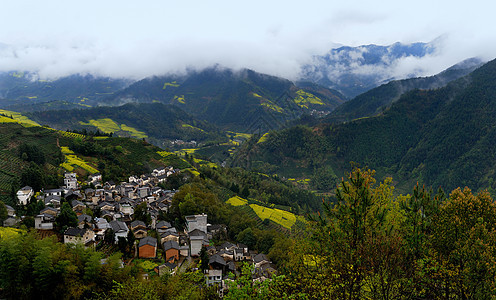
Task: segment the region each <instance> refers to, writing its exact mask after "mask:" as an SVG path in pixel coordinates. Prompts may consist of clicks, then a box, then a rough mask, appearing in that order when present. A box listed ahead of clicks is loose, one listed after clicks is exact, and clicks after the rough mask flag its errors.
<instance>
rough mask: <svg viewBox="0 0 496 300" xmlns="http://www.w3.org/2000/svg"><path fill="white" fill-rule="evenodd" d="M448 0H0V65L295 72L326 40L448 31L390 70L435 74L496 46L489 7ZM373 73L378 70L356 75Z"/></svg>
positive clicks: (121, 72)
mask: <svg viewBox="0 0 496 300" xmlns="http://www.w3.org/2000/svg"><path fill="white" fill-rule="evenodd" d="M456 2H457V1H455V2H453V1H447V0H440V1H435V2H432V1H427V0H419V1H415V2H411V3H408V4H405V3H402V1H393V0H386V1H380V2H377V1H375V2H370V1H357V0H350V1H347V2H346V3H345V2H342V3H338V4H336V3H334V1H324V0H322V1H318V0H310V1H307V2H305V3H303V2H295V1H289V2H288V1H282V0H277V1H269V2H267V1H261V0H254V1H249V2H242V3H236V2H233V1H228V0H214V1H199V0H191V1H175V2H169V1H158V0H155V1H152V0H150V1H147V2H145V3H143V2H136V1H129V0H122V1H116V0H109V1H96V0H88V1H84V2H72V1H56V0H46V1H34V0H32V1H29V0H19V1H5V2H4V3H2V9H1V10H0V28H4V30H0V43H5V44H7V45H8V46H2V45H0V71H6V70H30V71H37V72H39V73H40V75H41V76H44V77H58V76H64V75H68V74H72V73H92V74H96V75H104V76H117V77H123V76H125V77H132V78H142V77H145V76H149V75H153V74H163V73H168V72H183V71H184V70H186V69H188V68H202V67H206V66H209V65H212V64H215V63H219V64H222V65H225V66H227V67H232V68H242V67H248V68H252V69H255V70H257V71H260V72H265V73H270V74H274V75H279V76H284V77H287V78H290V79H295V78H296V76H297V73H298V70H299V66H300V65H301V64H303V63H305V62H308V61H309V60H310V59H311V57H312V55H316V54H317V55H319V54H320V55H321V54H324V53H326V52H327V51H328V50H329V49H330V48H331V47H333V46H336V45H337V44H336V43H340V44H344V45H351V46H358V45H363V44H370V43H376V44H383V45H385V44H391V43H394V42H397V41H400V42H404V43H408V42H416V41H424V42H427V41H430V40H432V39H434V38H436V37H437V36H440V35H443V34H448V35H447V37H446V38H445V39H443V40H442V41H441V42H440V46H441V47H440V51H439V53H436V55H433V56H431V57H427V58H426V59H424V60H416V59H405V60H404V61H400V62H398V63H397V66H396V69H395V74H398V76H400V75H401V74H406V73H408V72H410V70H411V69H409V68H413V69H422V70H425V72H426V73H436V72H439V71H441V70H442V69H443V68H446V67H449V66H450V65H452V64H454V63H456V62H458V61H460V60H463V59H465V58H468V57H471V56H477V55H484V56H485V58H487V59H491V58H493V57H494V53H496V52H495V51H494V50H496V33H495V32H494V31H493V30H492V27H493V26H491V25H492V24H488V22H490V21H488V20H492V11H494V8H495V7H494V6H495V4H492V3H487V1H480V0H474V1H472V2H471V3H470V5H460V4H461V3H458V4H457V3H456ZM481 7H484V9H481ZM7 29H8V30H7ZM356 58H357V59H359V58H360V53H356ZM374 71H377V72H380V71H381V70H372V69H370V70H369V69H363V70H361V71H360V72H374ZM357 72H358V70H357Z"/></svg>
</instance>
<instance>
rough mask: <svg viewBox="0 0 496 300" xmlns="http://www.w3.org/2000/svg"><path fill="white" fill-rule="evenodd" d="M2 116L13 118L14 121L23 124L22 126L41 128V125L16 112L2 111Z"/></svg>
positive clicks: (0, 110)
mask: <svg viewBox="0 0 496 300" xmlns="http://www.w3.org/2000/svg"><path fill="white" fill-rule="evenodd" d="M0 114H2V115H6V116H12V118H13V119H14V120H16V121H18V122H17V123H21V124H22V125H27V126H40V124H38V123H36V122H35V121H33V120H31V119H29V118H28V117H26V116H24V115H22V114H20V113H18V112H15V111H10V110H4V109H0Z"/></svg>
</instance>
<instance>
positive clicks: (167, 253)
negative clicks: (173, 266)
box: [165, 249, 179, 261]
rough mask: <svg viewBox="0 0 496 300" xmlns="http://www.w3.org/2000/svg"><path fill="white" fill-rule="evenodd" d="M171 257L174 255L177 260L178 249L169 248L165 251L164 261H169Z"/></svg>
mask: <svg viewBox="0 0 496 300" xmlns="http://www.w3.org/2000/svg"><path fill="white" fill-rule="evenodd" d="M171 257H175V259H176V260H179V250H178V249H169V250H167V251H165V261H169V259H170V258H171Z"/></svg>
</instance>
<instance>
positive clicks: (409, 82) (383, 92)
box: [325, 58, 483, 123]
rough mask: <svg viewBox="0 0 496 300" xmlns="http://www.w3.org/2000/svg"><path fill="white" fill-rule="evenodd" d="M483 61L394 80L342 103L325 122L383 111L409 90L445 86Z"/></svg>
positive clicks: (474, 61)
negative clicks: (425, 75)
mask: <svg viewBox="0 0 496 300" xmlns="http://www.w3.org/2000/svg"><path fill="white" fill-rule="evenodd" d="M482 64H483V62H482V61H481V60H480V59H478V58H471V59H467V60H464V61H462V62H460V63H458V64H456V65H454V66H452V67H450V68H448V69H446V70H445V71H443V72H441V73H439V74H437V75H434V76H430V77H419V78H410V79H404V80H394V81H391V82H389V83H387V84H383V85H381V86H379V87H377V88H374V89H371V90H370V91H367V92H365V93H363V94H361V95H358V96H357V97H355V98H353V99H352V100H349V101H347V102H345V103H343V104H342V105H340V106H338V107H337V108H336V109H335V110H334V111H332V112H331V113H330V114H329V115H328V116H327V117H326V118H325V122H331V123H335V122H344V121H350V120H353V119H357V118H363V117H369V116H372V115H376V114H379V113H381V112H383V111H384V110H385V109H386V108H387V107H388V106H390V105H391V104H392V103H393V102H394V101H396V100H398V99H399V98H400V96H401V95H402V94H404V93H406V92H409V91H411V90H414V89H422V90H429V89H436V88H440V87H443V86H445V85H446V84H448V83H449V82H451V81H453V80H455V79H458V78H460V77H463V76H465V75H467V74H469V73H470V72H472V71H473V70H475V69H476V68H477V67H480V66H481V65H482Z"/></svg>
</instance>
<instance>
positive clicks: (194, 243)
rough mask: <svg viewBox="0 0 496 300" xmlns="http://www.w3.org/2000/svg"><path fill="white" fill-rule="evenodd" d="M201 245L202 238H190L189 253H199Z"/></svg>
mask: <svg viewBox="0 0 496 300" xmlns="http://www.w3.org/2000/svg"><path fill="white" fill-rule="evenodd" d="M202 246H203V239H202V240H191V255H200V251H201V248H202Z"/></svg>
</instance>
